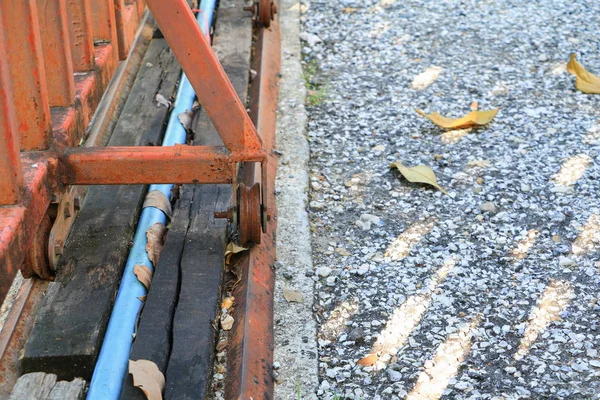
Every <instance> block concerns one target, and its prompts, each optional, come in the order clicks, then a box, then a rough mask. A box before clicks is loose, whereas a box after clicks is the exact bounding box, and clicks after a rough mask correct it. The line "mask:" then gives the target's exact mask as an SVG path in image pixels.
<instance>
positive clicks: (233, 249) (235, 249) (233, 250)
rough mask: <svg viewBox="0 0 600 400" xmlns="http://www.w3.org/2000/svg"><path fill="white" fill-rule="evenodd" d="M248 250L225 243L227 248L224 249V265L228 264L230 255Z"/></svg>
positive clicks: (231, 243)
mask: <svg viewBox="0 0 600 400" xmlns="http://www.w3.org/2000/svg"><path fill="white" fill-rule="evenodd" d="M246 250H248V248H247V247H242V246H238V245H237V244H235V243H233V242H229V243H227V247H226V248H225V263H226V264H229V259H230V258H231V256H232V255H234V254H237V253H241V252H242V251H246Z"/></svg>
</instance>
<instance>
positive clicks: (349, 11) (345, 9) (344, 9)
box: [342, 7, 360, 14]
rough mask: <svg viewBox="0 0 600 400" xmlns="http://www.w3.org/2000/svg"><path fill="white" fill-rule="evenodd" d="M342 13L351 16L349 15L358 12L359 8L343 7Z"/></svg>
mask: <svg viewBox="0 0 600 400" xmlns="http://www.w3.org/2000/svg"><path fill="white" fill-rule="evenodd" d="M342 11H343V12H344V13H346V14H351V13H355V12H358V11H360V8H354V7H344V8H342Z"/></svg>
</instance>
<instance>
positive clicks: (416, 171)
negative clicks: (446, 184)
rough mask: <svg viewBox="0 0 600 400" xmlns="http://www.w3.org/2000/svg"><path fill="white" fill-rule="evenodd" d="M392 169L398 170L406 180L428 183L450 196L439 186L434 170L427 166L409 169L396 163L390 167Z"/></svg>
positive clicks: (398, 162)
mask: <svg viewBox="0 0 600 400" xmlns="http://www.w3.org/2000/svg"><path fill="white" fill-rule="evenodd" d="M390 168H397V169H398V171H400V173H401V174H402V175H403V176H404V177H405V178H406V180H407V181H409V182H413V183H426V184H428V185H431V186H433V187H435V188H438V189H439V190H441V191H442V192H444V194H448V192H446V190H445V189H444V188H443V187H441V186H440V185H438V183H437V179H436V178H435V174H434V173H433V170H432V169H431V168H429V167H428V166H426V165H417V166H416V167H407V166H405V165H404V164H402V163H401V162H400V161H396V162H394V163H392V164H391V165H390Z"/></svg>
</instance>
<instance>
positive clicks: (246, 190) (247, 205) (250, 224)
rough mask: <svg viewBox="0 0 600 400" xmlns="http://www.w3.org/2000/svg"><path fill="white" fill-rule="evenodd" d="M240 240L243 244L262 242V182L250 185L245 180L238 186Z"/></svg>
mask: <svg viewBox="0 0 600 400" xmlns="http://www.w3.org/2000/svg"><path fill="white" fill-rule="evenodd" d="M238 196H239V200H238V208H239V211H238V224H239V241H240V244H241V245H242V246H244V245H246V244H248V243H253V244H260V237H261V235H262V231H263V229H262V209H261V207H262V206H261V201H260V198H261V192H260V183H258V182H257V183H255V184H254V185H252V186H250V187H248V186H246V185H245V184H244V183H243V182H242V183H240V184H239V186H238Z"/></svg>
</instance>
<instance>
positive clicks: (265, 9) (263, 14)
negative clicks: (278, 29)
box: [258, 0, 277, 28]
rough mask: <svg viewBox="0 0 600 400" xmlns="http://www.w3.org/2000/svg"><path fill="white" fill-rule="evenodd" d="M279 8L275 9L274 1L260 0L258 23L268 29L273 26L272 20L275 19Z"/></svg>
mask: <svg viewBox="0 0 600 400" xmlns="http://www.w3.org/2000/svg"><path fill="white" fill-rule="evenodd" d="M276 10H277V8H275V4H274V3H273V1H272V0H260V3H259V6H258V22H259V23H260V24H261V25H262V26H264V27H265V28H268V27H269V26H271V20H272V19H273V14H274V13H275V12H276Z"/></svg>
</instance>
